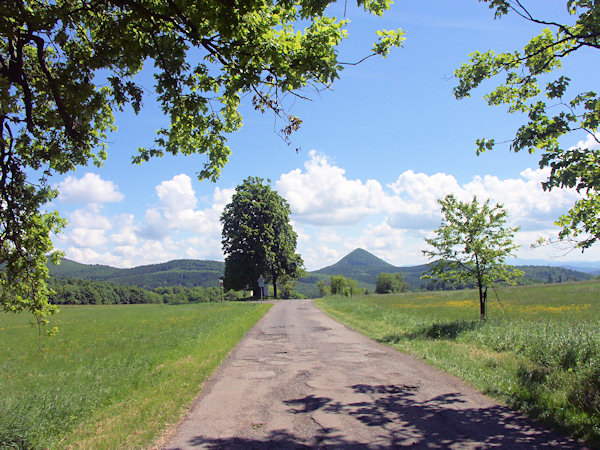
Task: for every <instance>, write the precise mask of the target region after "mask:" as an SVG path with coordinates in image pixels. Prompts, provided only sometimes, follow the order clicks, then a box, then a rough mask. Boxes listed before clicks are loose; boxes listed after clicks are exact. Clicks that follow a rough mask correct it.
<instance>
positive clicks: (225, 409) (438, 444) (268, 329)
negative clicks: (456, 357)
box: [165, 300, 580, 449]
mask: <svg viewBox="0 0 600 450" xmlns="http://www.w3.org/2000/svg"><path fill="white" fill-rule="evenodd" d="M402 446H415V447H422V448H461V449H463V448H487V447H501V448H542V447H549V448H550V447H560V448H580V446H579V445H577V444H576V443H573V442H570V441H568V440H566V439H564V438H562V437H560V436H558V435H557V434H555V433H553V432H550V431H547V430H544V429H542V428H539V427H537V426H535V425H534V424H533V423H532V422H530V421H529V420H527V419H524V418H522V417H520V416H519V415H517V414H516V413H514V412H512V411H511V410H510V409H509V408H507V407H505V406H501V405H499V404H498V403H496V402H495V401H494V400H492V399H490V398H488V397H486V396H484V395H481V394H479V393H478V392H476V391H475V390H474V389H472V388H470V387H469V386H467V385H465V384H464V383H463V382H462V381H460V380H458V379H457V378H454V377H452V376H449V375H446V374H444V373H442V372H440V371H438V370H436V369H433V368H431V367H430V366H428V365H426V364H423V363H422V362H420V361H418V360H416V359H414V358H412V357H409V356H407V355H405V354H402V353H400V352H397V351H395V350H393V349H391V348H389V347H386V346H383V345H380V344H378V343H376V342H373V341H372V340H370V339H368V338H366V337H364V336H362V335H360V334H358V333H356V332H354V331H352V330H349V329H348V328H346V327H345V326H343V325H341V324H339V323H338V322H336V321H334V320H333V319H331V318H329V317H328V316H326V315H325V314H323V313H322V312H321V311H320V310H319V309H317V308H316V307H315V306H314V305H313V304H312V302H311V301H310V300H293V301H283V302H277V303H275V305H273V307H272V308H271V310H270V311H269V312H268V313H267V314H266V315H265V317H264V318H263V319H262V320H261V321H260V322H259V323H258V324H257V325H256V326H255V327H254V328H253V329H252V330H251V331H250V332H249V333H248V334H247V335H246V336H245V337H244V339H243V340H242V341H241V342H240V343H239V345H238V346H237V347H236V349H235V350H234V352H233V353H232V354H231V355H230V356H229V358H228V359H227V360H226V361H225V362H224V364H223V365H222V366H221V368H220V369H219V370H218V371H217V373H215V375H214V376H213V377H212V379H211V380H210V381H209V382H207V384H206V385H205V387H204V389H203V392H202V394H201V395H200V397H199V398H198V399H197V401H196V402H195V404H194V406H193V408H192V411H191V412H190V414H189V416H188V417H187V418H186V419H185V420H184V421H183V422H182V423H181V425H180V426H179V428H178V429H177V432H176V434H175V435H174V436H173V437H172V439H171V440H170V442H168V443H167V444H166V445H165V447H166V448H171V449H175V448H194V447H200V448H240V449H242V448H244V449H246V448H261V449H264V448H315V447H317V448H319V447H334V448H359V449H360V448H365V449H366V448H369V449H370V448H373V449H383V448H395V447H402Z"/></svg>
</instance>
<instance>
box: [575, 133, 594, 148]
mask: <svg viewBox="0 0 600 450" xmlns="http://www.w3.org/2000/svg"><path fill="white" fill-rule="evenodd" d="M598 141H600V133H596V134H595V135H594V134H589V133H588V135H587V136H586V138H585V140H581V141H578V142H577V145H576V146H575V147H571V148H587V149H590V150H599V149H600V143H599V142H598Z"/></svg>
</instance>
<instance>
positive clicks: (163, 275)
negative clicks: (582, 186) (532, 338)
mask: <svg viewBox="0 0 600 450" xmlns="http://www.w3.org/2000/svg"><path fill="white" fill-rule="evenodd" d="M224 266H225V264H224V263H223V262H220V261H201V260H193V259H179V260H174V261H169V262H166V263H162V264H150V265H146V266H140V267H134V268H131V269H118V268H115V267H110V266H104V265H97V264H96V265H88V264H80V263H77V262H75V261H71V260H68V259H63V260H62V263H61V264H60V265H58V266H55V265H52V264H49V265H48V267H49V269H50V275H51V276H52V277H54V278H56V279H58V280H69V279H83V280H95V281H108V282H111V283H116V284H121V285H129V286H138V287H142V288H145V289H150V290H152V289H155V288H157V287H168V286H186V287H196V286H202V287H217V286H219V278H220V277H221V276H222V275H223V270H224ZM519 268H520V269H521V270H523V271H524V272H525V276H524V277H523V279H522V280H521V282H520V283H521V284H533V283H560V282H564V281H582V280H588V279H590V278H591V276H590V275H588V274H585V273H583V272H578V271H575V270H570V269H566V268H563V267H550V266H520V267H519ZM426 270H427V265H426V264H423V265H420V266H409V267H396V266H394V265H392V264H389V263H387V262H386V261H384V260H382V259H380V258H378V257H377V256H375V255H373V254H371V253H369V252H368V251H366V250H363V249H360V248H359V249H356V250H354V251H352V252H351V253H349V254H348V255H346V256H345V257H343V258H342V259H340V260H339V261H338V262H337V263H335V264H333V265H331V266H327V267H324V268H322V269H320V270H317V271H315V272H309V273H308V274H307V276H306V277H304V278H302V279H300V280H299V282H298V284H297V287H296V290H297V291H298V292H301V293H302V294H304V295H306V296H310V297H314V296H316V295H317V293H318V289H317V282H318V281H319V280H323V279H329V277H330V276H331V275H343V276H345V277H347V278H353V279H355V280H357V281H358V284H359V287H361V288H363V289H368V290H369V291H370V292H374V291H375V283H376V279H377V275H379V274H380V273H382V272H388V273H396V272H401V273H402V274H403V276H404V279H405V280H406V282H408V285H409V289H411V290H414V289H444V288H446V289H448V288H450V286H449V285H448V286H445V285H443V286H442V285H437V284H432V283H431V282H430V281H428V280H422V279H421V275H423V273H424V272H425V271H426Z"/></svg>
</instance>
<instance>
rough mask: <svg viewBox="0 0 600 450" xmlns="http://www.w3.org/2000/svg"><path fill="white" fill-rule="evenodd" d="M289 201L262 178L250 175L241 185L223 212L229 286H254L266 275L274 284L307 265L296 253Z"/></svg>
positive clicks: (295, 236) (225, 279)
mask: <svg viewBox="0 0 600 450" xmlns="http://www.w3.org/2000/svg"><path fill="white" fill-rule="evenodd" d="M289 216H290V207H289V205H288V203H287V201H286V200H285V199H284V198H283V197H281V196H280V195H279V194H278V193H277V192H276V191H274V190H272V189H271V187H270V186H269V185H268V184H264V182H263V179H262V178H257V177H249V178H247V179H246V180H244V182H243V183H242V184H241V185H239V186H238V187H237V188H236V190H235V194H233V198H232V199H231V203H229V204H228V205H227V206H226V207H225V209H224V211H223V214H222V215H221V223H222V224H223V232H222V235H223V239H222V241H221V242H222V244H223V253H224V254H225V278H224V281H223V284H224V286H225V288H226V289H245V288H246V287H247V286H252V287H253V288H254V291H255V293H256V286H257V280H258V278H259V277H260V275H263V276H264V277H265V278H266V279H267V281H271V282H272V283H273V293H274V295H275V297H277V281H278V280H279V279H280V278H281V277H284V276H285V277H286V278H287V277H290V278H297V277H299V276H300V275H301V274H302V266H303V265H304V263H303V261H302V258H301V257H300V255H298V254H297V253H296V240H297V235H296V232H295V231H294V230H293V228H292V225H291V224H290V217H289Z"/></svg>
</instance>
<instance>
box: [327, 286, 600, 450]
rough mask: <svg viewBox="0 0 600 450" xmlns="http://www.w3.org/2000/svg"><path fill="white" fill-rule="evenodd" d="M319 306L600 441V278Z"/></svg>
mask: <svg viewBox="0 0 600 450" xmlns="http://www.w3.org/2000/svg"><path fill="white" fill-rule="evenodd" d="M498 296H499V300H498V299H497V298H496V296H495V295H494V292H493V291H491V290H490V291H489V293H488V302H487V305H488V318H487V319H486V320H485V321H481V320H479V319H478V314H479V303H478V297H477V292H476V291H474V290H464V291H446V292H435V293H420V292H415V293H407V294H400V295H370V296H358V297H354V298H348V297H339V296H338V297H336V296H330V297H325V298H323V299H320V300H316V301H315V303H316V304H317V305H318V306H319V307H320V308H321V309H323V310H324V311H325V312H326V313H328V314H330V315H331V316H333V317H335V318H336V319H338V320H340V321H341V322H343V323H345V324H347V325H349V326H350V327H352V328H354V329H356V330H358V331H360V332H362V333H363V334H366V335H368V336H370V337H372V338H373V339H376V340H378V341H380V342H383V343H386V344H389V345H392V346H394V347H396V348H398V349H399V350H402V351H404V352H407V353H410V354H413V355H415V356H417V357H419V358H422V359H424V360H425V361H427V362H428V363H430V364H433V365H434V366H436V367H438V368H440V369H442V370H444V371H446V372H448V373H451V374H453V375H456V376H459V377H461V378H463V379H465V380H466V381H468V382H469V383H471V384H472V385H474V386H476V387H477V388H478V389H479V390H480V391H482V392H485V393H487V394H490V395H492V396H494V397H496V398H498V399H499V400H501V401H502V402H504V403H506V404H508V405H510V406H512V407H514V408H516V409H518V410H521V411H523V412H525V413H527V414H528V415H530V416H531V417H533V418H535V419H537V420H538V421H540V422H542V423H544V424H545V425H548V426H551V427H554V428H555V429H558V430H560V431H562V432H565V433H568V434H570V435H571V436H573V437H575V438H578V439H582V440H586V441H588V442H589V443H591V444H592V445H594V446H599V445H600V327H599V325H600V281H589V282H579V283H562V284H554V285H544V286H524V287H510V288H502V289H499V290H498Z"/></svg>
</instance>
